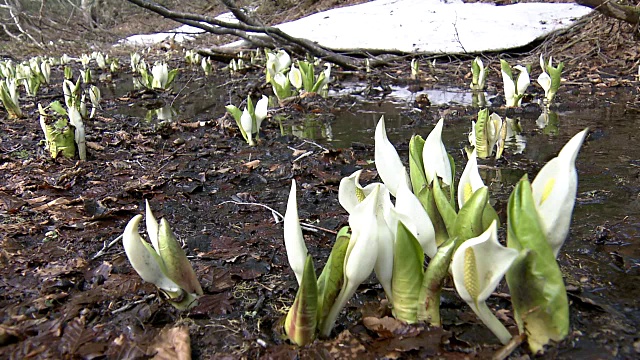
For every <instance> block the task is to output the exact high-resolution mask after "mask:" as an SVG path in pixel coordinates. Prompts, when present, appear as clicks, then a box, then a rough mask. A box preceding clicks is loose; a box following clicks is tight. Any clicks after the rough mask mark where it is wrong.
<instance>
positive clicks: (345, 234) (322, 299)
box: [318, 226, 351, 328]
mask: <svg viewBox="0 0 640 360" xmlns="http://www.w3.org/2000/svg"><path fill="white" fill-rule="evenodd" d="M350 238H351V235H350V234H349V227H348V226H345V227H343V228H342V229H340V231H338V235H337V236H336V242H335V244H333V248H332V249H331V254H329V259H327V263H326V264H325V265H324V269H323V270H322V273H321V274H320V277H318V324H319V325H318V328H322V324H324V320H325V318H326V317H327V315H328V314H329V310H330V309H331V305H333V303H334V301H335V299H336V297H337V296H338V293H339V292H340V289H342V282H343V281H344V257H345V255H346V254H347V247H348V246H349V240H350Z"/></svg>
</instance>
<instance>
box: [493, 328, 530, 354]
mask: <svg viewBox="0 0 640 360" xmlns="http://www.w3.org/2000/svg"><path fill="white" fill-rule="evenodd" d="M525 337H526V336H525V335H524V334H519V335H516V336H514V337H512V338H511V340H510V341H509V342H508V343H507V344H506V345H505V346H503V347H501V348H500V350H498V351H496V352H495V354H493V356H492V357H491V359H492V360H504V359H506V358H507V357H509V355H511V353H512V352H514V351H515V350H516V349H517V348H518V346H520V344H522V342H523V341H524V338H525Z"/></svg>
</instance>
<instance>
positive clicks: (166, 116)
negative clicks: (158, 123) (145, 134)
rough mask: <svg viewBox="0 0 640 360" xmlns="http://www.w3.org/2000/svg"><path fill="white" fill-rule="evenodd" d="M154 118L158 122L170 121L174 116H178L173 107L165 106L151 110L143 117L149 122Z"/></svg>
mask: <svg viewBox="0 0 640 360" xmlns="http://www.w3.org/2000/svg"><path fill="white" fill-rule="evenodd" d="M154 116H155V117H156V118H157V119H158V120H167V121H171V120H173V119H174V118H175V117H176V116H178V111H177V110H176V109H175V108H174V107H173V106H171V105H166V106H163V107H161V108H159V109H153V110H149V111H147V114H146V115H145V120H147V121H150V120H152V119H153V117H154Z"/></svg>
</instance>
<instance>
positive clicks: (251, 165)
mask: <svg viewBox="0 0 640 360" xmlns="http://www.w3.org/2000/svg"><path fill="white" fill-rule="evenodd" d="M243 165H244V166H246V167H247V168H249V169H251V170H253V169H255V168H257V167H258V166H259V165H260V160H257V159H256V160H252V161H249V162H248V163H245V164H243Z"/></svg>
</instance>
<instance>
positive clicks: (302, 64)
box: [298, 61, 315, 92]
mask: <svg viewBox="0 0 640 360" xmlns="http://www.w3.org/2000/svg"><path fill="white" fill-rule="evenodd" d="M298 68H300V72H301V73H302V88H303V89H304V90H305V91H309V92H311V89H313V84H314V81H313V80H314V78H315V75H314V73H313V71H314V68H313V63H310V62H307V61H298Z"/></svg>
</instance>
